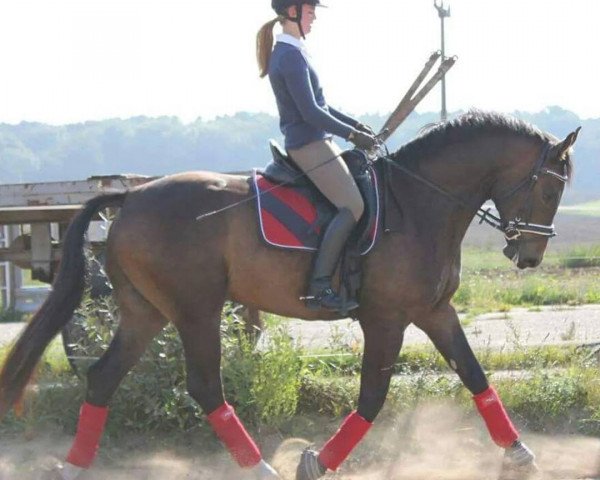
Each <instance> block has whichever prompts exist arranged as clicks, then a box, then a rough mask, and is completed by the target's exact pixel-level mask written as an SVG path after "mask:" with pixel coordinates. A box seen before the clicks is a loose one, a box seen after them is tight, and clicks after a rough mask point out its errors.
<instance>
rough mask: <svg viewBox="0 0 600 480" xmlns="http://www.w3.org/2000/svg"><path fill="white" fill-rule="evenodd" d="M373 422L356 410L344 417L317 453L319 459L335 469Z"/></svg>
mask: <svg viewBox="0 0 600 480" xmlns="http://www.w3.org/2000/svg"><path fill="white" fill-rule="evenodd" d="M372 425H373V424H372V423H371V422H367V421H366V420H365V419H364V418H362V417H361V416H360V415H359V414H358V412H352V413H351V414H350V415H348V416H347V417H346V420H344V423H342V426H341V427H340V429H339V430H338V431H337V432H336V433H335V435H334V436H333V437H331V438H330V439H329V441H328V442H327V443H326V444H325V446H324V447H323V448H322V449H321V452H320V453H319V461H320V462H321V464H322V465H323V466H325V467H327V468H328V469H329V470H333V471H335V470H337V469H338V467H339V466H340V465H341V464H342V462H343V461H344V460H346V457H347V456H348V455H350V452H351V451H352V449H353V448H354V447H356V445H357V444H358V442H360V441H361V440H362V438H363V437H364V436H365V435H366V433H367V432H368V431H369V429H370V428H371V426H372Z"/></svg>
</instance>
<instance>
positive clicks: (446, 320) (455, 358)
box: [418, 305, 535, 467]
mask: <svg viewBox="0 0 600 480" xmlns="http://www.w3.org/2000/svg"><path fill="white" fill-rule="evenodd" d="M418 326H419V327H420V328H421V329H422V330H423V331H425V333H426V334H427V335H428V336H429V338H430V339H431V341H432V342H433V343H434V345H435V346H436V348H437V349H438V351H439V352H440V353H441V354H442V356H443V357H444V359H445V360H446V362H448V365H450V368H452V369H453V370H454V371H455V372H456V373H457V374H458V376H459V377H460V379H461V380H462V382H463V384H464V385H465V386H466V387H467V388H468V389H469V391H470V392H471V393H472V394H473V400H474V402H475V405H476V406H477V409H478V410H479V413H480V414H481V416H482V417H483V420H484V421H485V424H486V425H487V428H488V431H489V432H490V435H491V437H492V440H493V441H494V442H495V443H496V444H497V445H498V446H500V447H502V448H504V449H505V451H506V460H507V463H509V464H512V465H513V466H517V467H527V466H533V465H534V464H535V457H534V455H533V453H532V452H531V450H529V448H527V446H525V444H524V443H523V442H521V441H520V439H519V433H518V431H517V429H516V428H515V426H514V425H513V423H512V421H511V420H510V418H509V416H508V414H507V412H506V410H505V408H504V405H503V404H502V401H501V400H500V397H499V396H498V393H497V392H496V390H495V389H494V388H493V387H491V386H490V385H489V383H488V380H487V378H486V376H485V373H484V372H483V370H482V368H481V366H480V364H479V362H478V361H477V358H475V354H474V353H473V351H472V349H471V346H470V345H469V342H468V340H467V338H466V336H465V333H464V331H463V329H462V326H461V325H460V321H459V319H458V316H457V314H456V311H455V310H454V308H453V307H452V306H451V305H445V306H444V307H443V308H440V309H438V311H437V312H435V314H434V315H432V316H431V317H430V318H427V319H424V320H423V321H421V322H419V324H418Z"/></svg>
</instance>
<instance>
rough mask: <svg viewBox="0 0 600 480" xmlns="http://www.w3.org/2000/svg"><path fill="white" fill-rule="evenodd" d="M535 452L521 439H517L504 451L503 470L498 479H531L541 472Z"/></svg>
mask: <svg viewBox="0 0 600 480" xmlns="http://www.w3.org/2000/svg"><path fill="white" fill-rule="evenodd" d="M539 471H540V470H539V468H538V466H537V465H536V463H535V455H534V454H533V452H532V451H531V450H530V449H529V448H528V447H527V445H525V444H524V443H522V442H520V441H516V442H515V443H514V444H513V445H512V446H511V447H510V448H507V449H506V451H505V452H504V460H503V462H502V471H501V473H500V477H499V478H498V480H529V479H531V478H534V477H535V476H536V475H537V474H538V473H539Z"/></svg>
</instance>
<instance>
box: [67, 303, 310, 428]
mask: <svg viewBox="0 0 600 480" xmlns="http://www.w3.org/2000/svg"><path fill="white" fill-rule="evenodd" d="M78 316H79V318H80V320H82V321H80V324H79V327H78V328H80V332H79V336H80V338H82V339H83V341H82V342H78V354H79V355H82V356H88V357H92V358H97V357H98V356H100V354H101V352H102V351H104V350H105V349H106V348H107V346H108V344H109V343H110V338H111V336H112V331H114V329H115V327H116V324H117V322H118V318H117V317H118V311H117V309H116V308H115V306H114V305H113V304H112V299H111V297H105V298H103V299H99V300H97V301H91V300H86V301H84V302H83V306H82V308H80V310H79V312H78ZM221 328H222V338H223V347H222V367H223V368H222V377H223V383H224V389H225V392H226V396H227V400H228V402H229V403H231V404H232V405H234V406H235V407H236V411H237V413H238V415H239V416H240V418H242V420H244V421H245V422H246V423H248V424H250V425H255V426H258V425H270V426H277V425H279V424H280V423H281V422H282V421H283V420H284V419H286V418H288V417H289V416H293V415H294V414H295V412H296V408H297V404H298V398H299V390H300V382H301V377H302V370H303V368H304V367H303V363H302V360H301V358H300V353H301V352H300V350H299V349H298V348H297V347H296V346H295V345H294V344H293V342H292V340H291V338H290V337H289V335H288V334H287V331H286V330H285V328H284V327H283V326H281V325H280V326H276V327H275V328H273V329H270V331H269V338H268V340H267V341H266V343H265V345H264V346H263V347H262V348H260V349H257V348H255V345H254V342H253V341H252V339H251V338H249V337H248V336H247V335H245V334H244V332H243V323H242V320H241V319H240V318H239V316H238V313H237V309H236V308H234V307H233V306H232V305H227V306H226V308H225V309H224V312H223V318H222V327H221ZM183 359H184V352H183V346H182V344H181V340H180V338H179V334H178V332H177V330H176V329H175V328H174V327H173V325H171V324H170V325H169V326H167V327H166V328H165V329H164V330H163V331H162V332H161V333H160V334H159V336H158V337H157V338H156V339H155V340H154V341H153V342H152V343H151V344H150V346H149V348H148V350H147V352H146V353H145V355H144V356H143V357H142V359H141V360H140V362H139V363H138V365H137V366H136V367H135V368H134V369H133V371H132V372H131V373H130V374H129V375H128V377H126V379H125V380H124V381H123V383H122V384H121V385H120V387H119V389H118V390H117V393H116V394H115V397H114V399H113V400H112V401H111V405H112V408H111V418H112V419H114V421H112V422H111V424H112V425H119V426H122V425H125V426H127V427H130V428H133V429H139V430H162V429H167V430H168V429H175V428H176V429H180V430H190V429H194V428H196V427H197V426H198V425H199V424H200V423H202V422H203V418H204V416H203V412H201V410H200V408H199V407H198V405H197V404H196V403H195V402H194V400H192V398H191V397H190V396H189V395H188V394H187V389H186V379H185V362H184V361H183ZM88 363H89V362H88Z"/></svg>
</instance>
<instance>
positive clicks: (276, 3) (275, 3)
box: [271, 0, 325, 15]
mask: <svg viewBox="0 0 600 480" xmlns="http://www.w3.org/2000/svg"><path fill="white" fill-rule="evenodd" d="M305 3H307V4H308V5H314V6H315V7H324V6H325V5H323V4H322V3H321V1H320V0H271V7H272V8H273V10H275V12H276V13H278V14H279V15H283V14H285V10H286V9H287V8H288V7H291V6H292V5H302V4H305Z"/></svg>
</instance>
